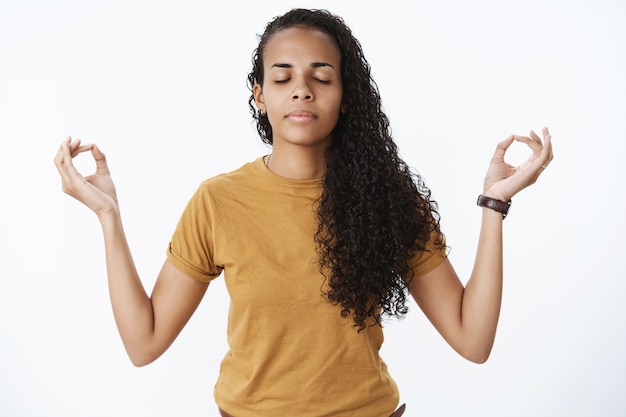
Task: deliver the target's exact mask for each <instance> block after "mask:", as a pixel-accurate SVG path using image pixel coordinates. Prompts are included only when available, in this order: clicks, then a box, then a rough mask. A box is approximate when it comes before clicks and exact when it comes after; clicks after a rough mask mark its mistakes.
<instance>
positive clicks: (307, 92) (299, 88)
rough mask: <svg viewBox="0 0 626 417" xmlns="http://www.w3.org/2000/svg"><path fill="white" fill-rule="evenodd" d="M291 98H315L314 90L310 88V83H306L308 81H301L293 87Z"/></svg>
mask: <svg viewBox="0 0 626 417" xmlns="http://www.w3.org/2000/svg"><path fill="white" fill-rule="evenodd" d="M291 99H292V100H294V101H298V100H304V101H311V100H313V92H312V91H311V89H310V88H309V85H308V84H307V83H306V81H304V80H303V81H300V82H298V83H297V84H296V86H295V87H294V89H293V92H292V93H291Z"/></svg>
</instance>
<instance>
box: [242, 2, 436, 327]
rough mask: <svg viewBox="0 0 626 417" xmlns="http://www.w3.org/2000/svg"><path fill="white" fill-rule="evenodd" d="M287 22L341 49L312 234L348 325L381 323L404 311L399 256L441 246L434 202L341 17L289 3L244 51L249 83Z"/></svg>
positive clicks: (258, 116) (404, 260) (403, 262)
mask: <svg viewBox="0 0 626 417" xmlns="http://www.w3.org/2000/svg"><path fill="white" fill-rule="evenodd" d="M295 25H303V26H308V27H313V28H315V29H318V30H320V31H322V32H324V33H327V34H328V35H330V36H331V38H332V39H334V40H335V42H336V44H337V46H338V48H339V50H340V52H341V64H342V65H341V76H342V80H343V88H344V90H343V105H344V106H345V109H346V111H345V113H342V114H341V115H340V116H339V121H338V122H337V126H336V127H335V129H334V130H333V133H332V138H333V141H332V144H331V145H330V146H329V148H328V149H327V151H326V155H325V158H326V174H325V177H324V188H323V191H322V195H321V197H320V199H319V201H318V207H317V215H318V218H319V226H318V230H317V233H316V234H315V241H316V242H317V245H318V256H319V262H320V268H321V271H322V273H323V274H324V275H325V277H326V279H327V281H328V290H327V291H326V292H325V294H324V295H325V296H326V297H327V299H328V300H329V301H330V302H331V303H334V304H337V305H340V306H341V315H342V316H343V317H348V316H350V315H353V317H354V325H355V327H358V330H359V331H361V330H363V329H364V328H365V327H366V326H367V325H382V319H383V317H384V316H394V317H402V316H404V315H405V314H406V313H407V311H408V308H407V306H406V297H407V293H408V290H407V288H408V283H409V282H410V280H411V279H412V278H413V276H414V274H413V271H412V270H411V268H410V267H409V265H408V260H409V259H410V258H411V257H412V256H413V255H415V254H417V253H419V252H421V251H425V250H428V249H427V242H428V241H429V240H430V239H434V242H433V244H434V246H435V247H438V248H443V247H445V239H444V236H443V234H442V233H441V231H440V228H439V213H438V211H437V203H436V202H435V201H434V200H432V199H431V192H430V190H429V189H428V188H427V187H426V186H425V184H424V181H423V179H422V177H421V176H420V175H418V174H417V173H414V172H412V171H411V169H410V168H409V167H408V166H407V164H406V163H405V162H404V161H403V160H402V159H401V158H400V156H399V155H398V148H397V146H396V144H395V143H394V141H393V139H392V136H391V130H390V127H389V120H388V118H387V116H386V115H385V113H384V112H383V110H382V104H381V98H380V94H379V91H378V86H377V85H376V83H375V82H374V80H373V79H372V77H371V71H370V65H369V63H368V62H367V60H366V59H365V56H364V54H363V50H362V47H361V44H360V43H359V41H358V40H357V39H356V38H355V37H354V36H353V35H352V32H351V30H350V29H349V28H348V27H347V25H346V24H345V23H344V21H343V19H341V18H340V17H338V16H335V15H333V14H331V13H330V12H328V11H326V10H307V9H294V10H291V11H289V12H288V13H286V14H284V15H283V16H279V17H276V18H275V19H274V20H272V21H271V22H270V23H268V25H267V26H266V28H265V32H264V33H263V34H262V35H261V37H260V42H259V45H258V47H257V49H256V50H255V51H254V54H253V62H252V64H253V66H252V70H251V72H250V73H249V74H248V87H249V88H250V90H251V91H252V89H253V87H254V85H255V84H256V83H259V84H261V85H262V84H263V76H264V74H263V52H264V49H265V47H266V45H267V43H268V41H269V40H270V38H271V37H272V35H274V34H275V33H277V32H278V31H280V30H282V29H285V28H289V27H292V26H295ZM248 104H249V106H250V110H251V112H252V115H253V117H254V120H255V121H256V126H257V130H258V132H259V135H260V136H261V139H262V140H263V141H264V142H265V143H267V144H270V145H271V144H272V126H271V125H270V123H269V119H268V117H267V116H266V115H264V114H262V113H261V112H260V111H259V110H258V109H257V108H256V106H255V102H254V96H253V95H252V96H251V97H250V99H249V102H248Z"/></svg>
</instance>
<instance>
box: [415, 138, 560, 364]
mask: <svg viewBox="0 0 626 417" xmlns="http://www.w3.org/2000/svg"><path fill="white" fill-rule="evenodd" d="M543 135H544V141H543V142H542V141H541V139H540V138H539V137H538V136H537V135H536V134H535V133H534V132H531V135H530V137H525V136H511V137H509V138H508V139H506V140H505V141H503V142H501V143H499V144H498V147H497V148H496V151H495V153H494V156H493V158H492V161H491V165H490V167H489V170H488V171H487V175H486V177H485V186H484V190H483V194H484V195H486V196H489V197H492V198H496V199H498V200H502V201H508V200H509V199H510V198H511V197H513V196H514V195H515V194H516V193H517V192H519V191H520V190H522V189H524V188H526V187H527V186H529V185H531V184H533V183H534V182H535V181H536V180H537V178H538V177H539V175H540V174H541V172H542V171H543V170H544V169H545V167H546V166H547V164H548V163H549V162H550V161H551V160H552V144H551V137H550V134H549V132H548V130H547V129H544V130H543ZM514 141H519V142H523V143H526V144H527V145H528V146H529V147H530V148H531V149H532V151H533V154H532V156H531V157H530V158H529V159H528V160H527V161H526V162H524V163H522V164H521V165H520V166H518V167H513V166H511V165H509V164H507V163H505V162H504V155H505V153H506V150H507V149H508V148H509V146H511V144H512V143H513V142H514ZM482 210H483V212H482V224H481V229H480V235H479V239H478V248H477V250H476V260H475V262H474V268H473V270H472V274H471V276H470V279H469V280H468V282H467V285H466V287H465V288H464V287H463V284H462V283H461V281H460V280H459V278H458V276H457V274H456V272H455V271H454V269H453V267H452V265H451V264H450V262H449V261H448V260H447V259H446V260H444V261H443V262H442V263H441V264H440V265H439V266H437V267H436V268H435V269H434V270H432V271H431V272H429V273H427V274H424V275H422V276H419V277H416V278H415V279H414V280H413V281H412V282H411V286H410V288H409V290H410V292H411V294H412V295H413V297H414V298H415V300H416V302H417V303H418V304H419V306H420V308H421V309H422V310H423V311H424V313H425V314H426V316H427V317H428V318H429V319H430V321H431V322H432V323H433V325H434V326H435V328H436V329H437V330H438V331H439V332H440V333H441V335H442V336H443V337H444V339H445V340H446V341H447V342H448V343H449V344H450V345H451V346H452V347H453V348H454V349H455V350H456V351H457V352H459V353H460V354H461V355H462V356H463V357H465V358H467V359H469V360H471V361H473V362H478V363H482V362H484V361H486V360H487V358H488V357H489V354H490V352H491V348H492V346H493V342H494V339H495V334H496V327H497V324H498V317H499V315H500V305H501V299H502V220H503V218H502V215H501V214H500V213H498V212H495V211H493V210H491V209H487V208H483V209H482Z"/></svg>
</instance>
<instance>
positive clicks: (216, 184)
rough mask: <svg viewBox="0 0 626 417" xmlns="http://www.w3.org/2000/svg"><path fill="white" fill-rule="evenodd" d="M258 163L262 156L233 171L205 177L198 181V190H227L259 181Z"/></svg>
mask: <svg viewBox="0 0 626 417" xmlns="http://www.w3.org/2000/svg"><path fill="white" fill-rule="evenodd" d="M259 163H262V158H259V159H257V160H254V161H252V162H248V163H246V164H244V165H242V166H241V167H239V168H237V169H235V170H233V171H230V172H226V173H223V174H219V175H217V176H215V177H211V178H207V179H205V180H204V181H202V182H201V183H200V185H199V187H198V192H200V193H212V192H213V191H217V190H223V191H227V190H229V189H232V187H237V186H242V185H245V184H249V183H251V182H255V181H259V180H260V175H259V171H260V170H259V166H258V165H259Z"/></svg>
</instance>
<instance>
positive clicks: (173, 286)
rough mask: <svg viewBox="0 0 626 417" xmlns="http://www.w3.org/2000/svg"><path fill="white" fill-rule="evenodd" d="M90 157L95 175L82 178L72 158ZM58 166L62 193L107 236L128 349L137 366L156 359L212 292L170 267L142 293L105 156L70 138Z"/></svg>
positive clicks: (118, 318) (113, 293) (112, 287)
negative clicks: (82, 208)
mask: <svg viewBox="0 0 626 417" xmlns="http://www.w3.org/2000/svg"><path fill="white" fill-rule="evenodd" d="M86 151H91V153H92V155H93V157H94V159H95V160H96V173H95V174H94V175H91V176H89V177H83V176H82V175H81V174H80V173H79V172H78V171H77V170H76V168H75V167H74V165H73V163H72V158H74V157H75V156H76V155H78V154H80V153H82V152H86ZM55 164H56V167H57V169H58V171H59V174H60V175H61V179H62V184H63V191H64V192H66V193H67V194H69V195H71V196H72V197H74V198H76V199H77V200H79V201H81V202H82V203H84V204H85V205H87V206H88V207H89V208H90V209H91V210H93V211H94V212H95V213H96V215H97V216H98V219H99V220H100V224H101V225H102V231H103V234H104V243H105V250H106V265H107V275H108V283H109V292H110V297H111V305H112V307H113V314H114V316H115V322H116V324H117V328H118V330H119V333H120V336H121V338H122V341H123V343H124V347H125V348H126V351H127V352H128V355H129V357H130V359H131V361H132V362H133V364H135V365H136V366H142V365H146V364H148V363H150V362H152V361H153V360H155V359H156V358H158V357H159V356H160V355H161V354H162V353H163V352H164V351H165V350H166V349H167V348H168V347H169V346H170V344H171V343H172V342H173V341H174V339H175V338H176V336H178V334H179V333H180V331H181V330H182V328H183V327H184V325H185V324H186V323H187V321H188V320H189V318H190V317H191V315H192V314H193V312H194V311H195V309H196V308H197V306H198V304H199V303H200V300H201V299H202V297H203V296H204V293H205V292H206V289H207V287H208V284H207V283H201V282H198V281H196V280H194V279H192V278H190V277H189V276H187V275H186V274H184V273H183V272H181V271H179V270H178V269H177V268H175V267H174V266H173V265H172V264H171V263H169V262H168V261H166V262H165V264H164V265H163V268H162V269H161V272H160V273H159V276H158V278H157V281H156V284H155V287H154V290H153V292H152V295H151V296H150V297H148V295H147V293H146V291H145V290H144V288H143V285H142V283H141V280H140V279H139V276H138V274H137V270H136V268H135V265H134V263H133V259H132V255H131V252H130V249H129V247H128V243H127V241H126V236H125V234H124V229H123V227H122V221H121V216H120V211H119V206H118V203H117V197H116V194H115V186H114V185H113V181H112V179H111V176H110V174H109V169H108V166H107V163H106V159H105V156H104V154H103V153H102V152H101V151H100V150H99V149H98V147H97V146H96V145H81V143H80V141H79V140H77V141H74V142H72V141H71V139H70V138H67V139H66V140H65V141H64V142H63V143H62V144H61V146H60V148H59V151H58V153H57V156H56V158H55Z"/></svg>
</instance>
